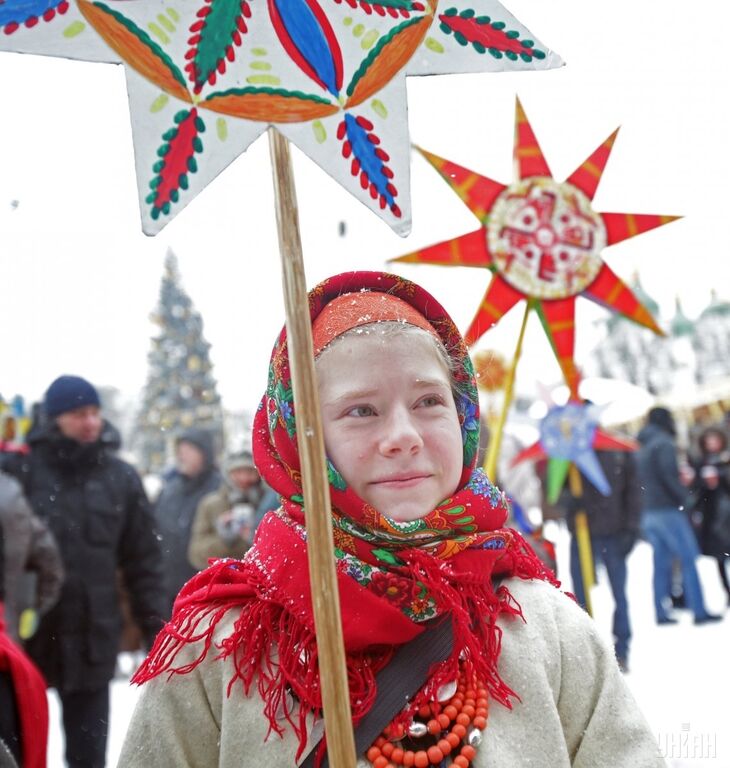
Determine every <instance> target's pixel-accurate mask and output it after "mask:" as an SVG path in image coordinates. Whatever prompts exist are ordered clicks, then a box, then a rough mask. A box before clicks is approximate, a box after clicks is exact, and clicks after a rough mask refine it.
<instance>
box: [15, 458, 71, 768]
mask: <svg viewBox="0 0 730 768" xmlns="http://www.w3.org/2000/svg"><path fill="white" fill-rule="evenodd" d="M18 499H20V503H18ZM29 517H31V515H30V509H29V508H28V506H27V504H26V503H25V502H24V500H23V498H22V495H21V494H20V487H19V486H18V485H17V483H15V481H13V480H12V479H11V478H9V477H7V476H6V475H2V473H0V765H2V766H6V765H7V766H11V765H14V764H15V765H17V766H20V767H21V768H45V766H46V747H47V742H48V701H47V699H46V681H45V680H44V679H43V676H42V675H41V673H40V672H39V671H38V670H37V669H36V667H35V665H34V664H33V663H32V662H31V661H30V659H29V658H28V657H27V656H26V655H25V653H23V651H22V649H21V648H20V646H19V645H17V644H16V643H15V640H16V639H17V637H16V638H12V637H11V636H10V634H9V632H8V631H7V629H8V628H7V626H6V624H5V620H4V615H5V613H6V609H7V607H8V603H15V601H13V600H12V599H8V598H11V597H12V595H11V594H9V593H8V592H7V590H6V587H7V585H8V580H7V578H6V577H7V575H8V574H10V575H11V577H12V583H13V584H15V585H16V586H17V576H18V573H17V571H18V565H19V560H20V558H19V557H18V550H19V549H20V550H21V554H22V553H23V552H24V553H25V555H26V557H27V556H28V552H29V549H30V547H29V546H28V545H29V542H30V541H31V539H32V536H30V535H26V534H27V533H28V529H29V528H30V524H28V525H27V527H26V525H25V523H27V522H28V521H27V518H29ZM44 534H45V536H48V532H47V531H45V530H44ZM49 538H50V537H49ZM47 552H49V553H50V559H51V561H52V562H53V563H54V564H55V566H56V567H57V568H58V569H59V570H58V573H57V574H55V575H54V576H49V577H48V578H46V579H45V585H46V586H45V588H44V589H45V590H46V595H45V600H44V607H45V608H48V607H50V605H52V604H53V602H54V601H55V599H57V598H58V593H59V591H60V583H61V579H62V570H61V569H60V566H59V559H58V558H59V555H58V551H57V550H55V545H54V544H53V542H52V541H51V542H50V545H49V548H48V549H47ZM35 553H36V554H37V553H38V550H35ZM46 601H47V602H46ZM16 609H17V603H15V608H14V609H11V610H15V613H16V615H17V610H16ZM12 761H15V763H13V762H12Z"/></svg>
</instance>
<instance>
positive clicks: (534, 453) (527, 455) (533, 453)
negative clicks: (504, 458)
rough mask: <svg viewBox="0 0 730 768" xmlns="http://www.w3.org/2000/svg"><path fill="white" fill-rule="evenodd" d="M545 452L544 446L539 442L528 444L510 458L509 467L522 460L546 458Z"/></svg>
mask: <svg viewBox="0 0 730 768" xmlns="http://www.w3.org/2000/svg"><path fill="white" fill-rule="evenodd" d="M546 458H547V453H545V450H544V448H543V447H542V445H541V444H540V443H535V444H534V445H530V446H528V447H527V448H525V449H524V450H522V451H520V452H519V453H518V454H517V456H515V457H514V459H512V461H511V462H510V466H511V467H516V466H517V465H518V464H521V463H522V462H523V461H540V459H546Z"/></svg>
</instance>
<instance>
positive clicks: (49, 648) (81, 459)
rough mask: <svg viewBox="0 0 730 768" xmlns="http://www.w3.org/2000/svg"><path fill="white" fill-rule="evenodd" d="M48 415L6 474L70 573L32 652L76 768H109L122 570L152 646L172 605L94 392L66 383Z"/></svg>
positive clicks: (59, 384) (137, 493) (129, 476)
mask: <svg viewBox="0 0 730 768" xmlns="http://www.w3.org/2000/svg"><path fill="white" fill-rule="evenodd" d="M44 411H45V416H46V420H45V422H44V423H41V424H40V425H39V426H38V427H36V429H34V430H32V431H31V433H30V434H29V436H28V442H29V444H30V448H31V451H30V454H29V455H28V456H25V457H24V456H20V455H18V456H16V457H14V460H13V461H10V462H9V463H8V464H6V467H5V468H6V470H7V471H9V472H11V473H12V474H13V475H15V477H16V478H17V479H18V480H19V481H20V483H21V485H22V486H23V488H24V490H25V493H26V496H27V498H28V499H29V501H30V503H31V506H32V507H33V510H34V512H35V514H36V515H38V517H40V518H41V519H42V520H43V521H44V522H45V523H46V524H47V525H48V527H49V529H50V530H51V532H52V533H53V535H54V537H55V538H56V541H57V542H58V545H59V548H60V550H61V554H62V557H63V561H64V566H65V569H66V581H65V582H64V586H63V590H62V593H61V599H60V600H59V602H58V603H57V605H56V606H55V607H54V608H53V609H51V610H50V611H49V612H48V614H46V616H44V617H43V618H42V619H41V621H40V624H39V627H38V630H37V632H36V634H35V635H34V636H33V637H32V638H31V639H30V641H29V642H28V643H27V649H28V652H29V654H30V655H31V657H32V658H33V659H34V661H35V662H36V663H37V664H38V666H39V667H40V669H41V671H42V672H43V674H44V676H45V678H46V680H47V682H48V685H49V686H50V687H54V688H57V689H58V693H59V697H60V699H61V705H62V709H63V725H64V730H65V737H66V739H65V740H66V762H67V764H68V766H69V768H77V767H78V768H82V767H83V768H103V766H104V764H105V754H106V740H107V728H108V720H109V682H110V680H111V679H112V677H113V675H114V668H115V663H116V657H117V650H118V647H119V638H120V631H121V625H122V618H121V613H120V608H119V597H118V591H117V571H118V570H120V571H121V573H122V575H123V579H124V583H125V585H126V587H127V589H128V591H129V594H130V596H131V602H132V611H133V613H134V617H135V619H136V621H137V623H138V624H139V626H140V627H141V629H142V631H143V633H144V636H145V639H146V643H147V645H148V647H149V645H151V644H152V642H153V640H154V638H155V635H156V633H157V631H158V629H159V628H160V626H161V625H162V620H161V619H162V617H163V613H164V608H165V606H164V601H163V595H162V573H161V556H160V547H159V542H158V540H157V538H156V536H155V531H154V522H153V518H152V515H151V513H150V508H149V503H148V501H147V497H146V495H145V492H144V489H143V487H142V483H141V481H140V478H139V476H138V475H137V473H136V471H135V470H134V469H133V468H132V467H131V466H130V465H129V464H127V463H126V462H124V461H122V460H121V459H119V458H118V457H117V456H116V455H115V452H116V451H117V450H118V448H119V445H120V441H119V433H118V432H117V431H116V429H114V427H112V426H111V425H110V424H109V423H108V422H106V421H104V420H103V419H102V417H101V412H100V402H99V396H98V394H97V392H96V390H95V389H94V387H93V386H92V385H91V384H90V383H89V382H88V381H86V380H85V379H82V378H80V377H77V376H61V377H59V378H58V379H56V380H55V381H54V382H53V383H52V384H51V385H50V387H49V388H48V391H47V392H46V395H45V399H44Z"/></svg>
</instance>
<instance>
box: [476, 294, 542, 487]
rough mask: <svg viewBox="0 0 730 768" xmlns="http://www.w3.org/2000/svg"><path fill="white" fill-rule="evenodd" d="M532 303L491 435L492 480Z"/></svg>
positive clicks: (488, 461) (489, 470)
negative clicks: (500, 409)
mask: <svg viewBox="0 0 730 768" xmlns="http://www.w3.org/2000/svg"><path fill="white" fill-rule="evenodd" d="M531 306H532V305H531V304H530V301H529V299H528V301H527V305H526V306H525V314H524V316H523V318H522V327H521V328H520V335H519V337H518V338H517V347H516V348H515V354H514V356H513V357H512V364H511V365H510V367H509V371H508V372H507V378H506V380H505V382H504V402H503V403H502V411H501V412H500V414H499V419H498V420H497V424H496V427H495V429H494V434H490V435H489V447H488V449H487V457H486V459H485V460H484V471H485V472H486V473H487V477H488V478H489V479H490V480H491V481H492V482H496V481H497V459H498V458H499V449H500V448H501V447H502V434H503V433H504V425H505V423H506V422H507V414H508V413H509V409H510V408H511V407H512V400H513V399H514V396H515V375H516V374H517V363H519V361H520V357H521V356H522V342H523V341H524V338H525V328H527V316H528V315H529V314H530V309H531Z"/></svg>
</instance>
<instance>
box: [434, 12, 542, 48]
mask: <svg viewBox="0 0 730 768" xmlns="http://www.w3.org/2000/svg"><path fill="white" fill-rule="evenodd" d="M439 21H440V22H441V25H440V26H441V31H442V32H444V33H445V34H447V35H451V34H453V35H454V39H455V40H456V42H457V43H459V45H464V46H465V45H469V44H471V46H472V47H473V48H474V50H475V51H477V53H489V54H490V55H491V56H493V57H494V58H495V59H501V58H502V57H503V56H506V57H507V58H508V59H510V60H511V61H517V60H518V59H522V60H523V61H532V60H533V59H544V58H545V52H544V51H540V50H538V49H537V48H535V43H534V41H533V40H520V39H519V37H520V33H519V32H517V30H509V29H506V27H507V25H506V24H505V23H504V22H503V21H499V20H498V19H492V18H490V17H489V16H477V15H476V14H475V12H474V11H473V10H472V9H471V8H467V9H466V10H463V11H459V10H458V9H457V8H447V9H446V10H445V11H444V12H443V13H442V14H440V15H439Z"/></svg>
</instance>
